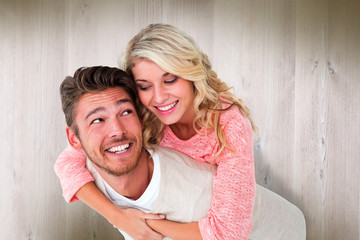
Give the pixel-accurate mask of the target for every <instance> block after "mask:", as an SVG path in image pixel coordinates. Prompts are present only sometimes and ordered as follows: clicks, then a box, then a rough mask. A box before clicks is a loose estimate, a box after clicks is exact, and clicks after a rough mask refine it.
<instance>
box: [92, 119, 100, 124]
mask: <svg viewBox="0 0 360 240" xmlns="http://www.w3.org/2000/svg"><path fill="white" fill-rule="evenodd" d="M102 121H103V120H102V119H101V118H97V119H94V120H93V121H92V122H91V124H93V123H99V122H102Z"/></svg>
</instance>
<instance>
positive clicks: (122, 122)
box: [68, 87, 143, 176]
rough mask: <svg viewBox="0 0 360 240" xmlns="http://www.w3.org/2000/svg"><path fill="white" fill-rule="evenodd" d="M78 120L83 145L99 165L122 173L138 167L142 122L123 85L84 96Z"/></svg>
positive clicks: (109, 170)
mask: <svg viewBox="0 0 360 240" xmlns="http://www.w3.org/2000/svg"><path fill="white" fill-rule="evenodd" d="M75 123H76V124H77V126H78V129H79V138H80V139H79V140H80V143H81V147H82V148H83V149H84V151H85V153H86V155H87V156H88V157H89V159H90V160H91V161H92V162H93V163H94V164H95V165H97V166H98V167H99V168H101V169H102V170H104V171H106V172H108V173H110V174H112V175H116V176H120V175H123V174H126V173H128V172H130V171H131V170H133V169H134V168H135V167H136V165H137V163H138V161H139V159H140V155H141V152H142V140H143V139H142V124H141V122H140V120H139V118H138V115H137V114H136V110H135V107H134V105H133V103H132V101H131V99H130V97H129V95H128V94H127V93H126V92H125V91H124V90H123V89H122V88H120V87H115V88H109V89H107V90H105V91H102V92H99V93H86V94H84V95H83V96H81V98H80V99H79V102H78V105H77V110H76V116H75ZM70 131H72V130H70ZM68 138H69V133H68ZM75 138H76V137H75ZM76 139H77V138H76Z"/></svg>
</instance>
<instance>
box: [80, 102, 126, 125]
mask: <svg viewBox="0 0 360 240" xmlns="http://www.w3.org/2000/svg"><path fill="white" fill-rule="evenodd" d="M125 103H131V104H132V101H131V100H130V99H128V98H122V99H119V100H117V101H116V102H115V104H116V105H122V104H125ZM105 110H106V109H105V107H98V108H95V109H93V110H92V111H90V112H89V113H88V114H87V115H86V117H85V120H87V119H88V118H89V117H90V116H91V115H93V114H95V113H98V112H104V111H105Z"/></svg>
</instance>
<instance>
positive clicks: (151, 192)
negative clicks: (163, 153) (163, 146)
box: [103, 150, 161, 211]
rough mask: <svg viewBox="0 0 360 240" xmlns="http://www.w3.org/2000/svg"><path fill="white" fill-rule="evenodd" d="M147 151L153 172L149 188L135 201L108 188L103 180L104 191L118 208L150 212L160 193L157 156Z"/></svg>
mask: <svg viewBox="0 0 360 240" xmlns="http://www.w3.org/2000/svg"><path fill="white" fill-rule="evenodd" d="M148 151H149V153H150V154H151V156H152V159H153V162H154V171H153V174H152V177H151V181H150V184H149V186H148V187H147V188H146V190H145V192H144V193H143V194H142V195H141V197H140V198H138V199H137V200H132V199H129V198H127V197H124V196H122V195H120V194H119V193H117V192H116V191H115V190H114V189H113V188H112V187H110V186H109V184H107V183H106V182H105V180H103V181H104V185H105V189H106V191H107V193H108V194H109V196H110V198H111V200H112V201H114V202H115V203H117V204H119V205H120V206H124V207H130V208H137V209H140V210H143V211H150V210H151V209H152V208H153V206H154V204H155V202H156V199H157V197H158V195H159V191H160V179H161V171H160V162H159V156H158V154H157V153H156V152H155V153H154V152H153V151H151V150H148Z"/></svg>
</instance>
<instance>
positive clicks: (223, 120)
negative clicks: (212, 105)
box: [220, 102, 249, 126]
mask: <svg viewBox="0 0 360 240" xmlns="http://www.w3.org/2000/svg"><path fill="white" fill-rule="evenodd" d="M230 122H231V123H233V122H236V123H238V124H249V120H248V118H247V117H246V116H245V115H244V114H243V113H242V112H241V111H240V109H239V107H238V106H237V105H236V104H231V103H228V102H223V103H222V111H221V117H220V124H221V125H223V126H224V125H227V124H229V123H230Z"/></svg>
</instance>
